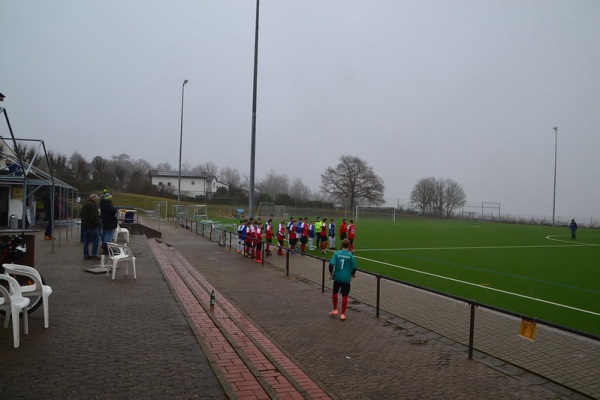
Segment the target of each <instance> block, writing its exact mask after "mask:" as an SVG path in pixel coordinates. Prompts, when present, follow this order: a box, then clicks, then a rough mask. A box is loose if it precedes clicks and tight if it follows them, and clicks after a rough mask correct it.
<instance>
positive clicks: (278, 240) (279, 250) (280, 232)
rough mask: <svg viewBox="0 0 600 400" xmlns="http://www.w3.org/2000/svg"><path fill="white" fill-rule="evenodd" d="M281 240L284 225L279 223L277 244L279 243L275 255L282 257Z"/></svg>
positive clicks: (283, 233)
mask: <svg viewBox="0 0 600 400" xmlns="http://www.w3.org/2000/svg"><path fill="white" fill-rule="evenodd" d="M283 239H285V223H284V222H283V221H281V223H280V224H279V227H278V228H277V243H279V248H278V249H277V255H278V256H283V255H284V254H283Z"/></svg>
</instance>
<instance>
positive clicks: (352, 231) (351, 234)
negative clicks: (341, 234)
mask: <svg viewBox="0 0 600 400" xmlns="http://www.w3.org/2000/svg"><path fill="white" fill-rule="evenodd" d="M355 233H356V227H355V226H354V224H350V225H348V239H354V234H355Z"/></svg>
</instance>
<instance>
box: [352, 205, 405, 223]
mask: <svg viewBox="0 0 600 400" xmlns="http://www.w3.org/2000/svg"><path fill="white" fill-rule="evenodd" d="M364 219H386V220H389V221H394V222H396V208H395V207H370V206H357V207H356V213H355V216H354V220H355V221H359V220H364Z"/></svg>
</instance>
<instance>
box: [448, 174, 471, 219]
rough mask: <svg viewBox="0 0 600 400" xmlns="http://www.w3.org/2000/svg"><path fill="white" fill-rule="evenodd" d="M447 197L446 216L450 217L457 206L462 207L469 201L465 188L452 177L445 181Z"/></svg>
mask: <svg viewBox="0 0 600 400" xmlns="http://www.w3.org/2000/svg"><path fill="white" fill-rule="evenodd" d="M445 198H446V204H445V210H444V211H445V213H446V217H449V216H450V214H452V212H453V211H454V209H455V208H457V207H462V206H464V205H465V203H466V202H467V195H466V194H465V191H464V189H463V188H462V186H460V185H459V184H458V183H456V182H455V181H453V180H452V179H446V181H445Z"/></svg>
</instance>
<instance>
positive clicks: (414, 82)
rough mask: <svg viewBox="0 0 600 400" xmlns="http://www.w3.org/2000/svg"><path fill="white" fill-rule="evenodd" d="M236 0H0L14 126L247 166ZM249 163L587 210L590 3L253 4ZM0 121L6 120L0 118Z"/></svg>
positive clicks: (405, 190)
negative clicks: (357, 172) (348, 161)
mask: <svg viewBox="0 0 600 400" xmlns="http://www.w3.org/2000/svg"><path fill="white" fill-rule="evenodd" d="M255 5H256V3H255V2H254V1H251V0H218V1H203V0H196V1H192V0H189V1H188V0H186V1H183V0H181V1H169V2H167V1H154V0H152V1H151V0H136V1H133V0H125V1H121V0H119V1H116V0H114V1H107V0H101V1H100V0H99V1H90V0H86V1H79V0H77V1H76V0H56V1H41V0H40V1H18V2H17V1H10V0H0V39H1V40H2V46H1V49H2V52H1V53H0V54H1V56H0V92H2V93H3V94H4V95H6V96H7V97H6V99H5V101H4V102H3V103H1V106H3V107H6V109H7V111H8V114H9V117H10V120H11V123H12V127H13V130H14V132H15V136H16V137H18V138H28V139H41V140H44V142H45V144H46V147H47V148H48V149H49V150H51V151H54V152H57V153H62V154H65V155H66V156H67V157H69V156H70V155H71V154H72V153H73V152H75V151H77V152H79V153H80V154H81V155H82V156H84V157H85V158H86V160H87V161H88V162H89V161H91V160H92V158H93V157H94V156H97V155H99V156H102V157H104V158H109V159H110V158H111V156H113V155H119V154H122V153H126V154H129V155H130V156H131V158H133V159H144V160H146V161H148V162H150V163H151V164H153V165H156V164H159V163H164V162H168V163H170V164H171V165H172V166H173V167H174V168H177V165H178V157H179V135H180V117H181V89H182V83H183V80H184V79H188V80H189V83H188V84H187V85H186V86H185V103H184V121H183V156H182V161H183V162H184V163H185V162H187V163H189V164H191V165H192V166H196V165H198V164H203V163H205V162H208V161H211V162H213V163H215V164H216V165H217V166H218V167H219V168H223V167H231V168H237V169H238V170H239V171H240V172H241V173H245V174H247V175H249V168H250V138H251V122H252V77H253V53H254V23H255ZM260 5H261V7H260V34H259V35H260V36H259V66H258V105H257V130H256V135H257V136H256V137H257V140H256V178H257V180H260V179H261V178H263V177H264V176H265V175H266V174H267V173H268V172H269V171H270V170H273V171H275V172H276V173H278V174H284V175H287V176H288V177H289V178H290V181H291V180H293V179H294V178H296V177H301V178H302V180H303V181H304V183H305V184H306V185H307V186H309V187H310V188H311V190H312V191H317V190H318V186H319V183H320V174H321V173H322V172H323V171H324V170H325V169H326V168H327V167H329V166H335V165H337V163H338V161H339V158H340V156H341V155H355V156H358V157H360V158H362V159H364V160H365V161H367V162H368V163H369V165H371V166H372V167H373V169H374V171H375V173H377V174H378V175H379V176H380V177H381V178H382V179H383V181H384V184H385V187H386V191H385V198H386V200H387V202H388V205H396V203H397V202H400V203H401V204H402V203H406V202H407V201H408V199H409V197H410V192H411V190H412V189H413V186H414V184H415V183H416V182H417V180H419V179H421V178H426V177H430V176H433V177H436V178H439V179H443V178H451V179H453V180H454V181H456V182H458V183H459V184H460V185H462V187H463V188H464V190H465V192H466V194H467V201H468V203H469V204H477V203H479V204H480V203H481V202H482V201H490V202H500V203H501V207H502V211H503V212H507V213H512V214H519V215H536V216H539V215H547V216H551V215H552V200H553V179H554V145H555V133H554V130H553V127H558V163H557V193H556V215H557V216H560V217H561V218H562V219H565V218H572V217H579V218H589V217H600V184H599V183H598V180H599V179H598V175H599V173H600V158H599V157H598V153H599V151H600V129H599V127H600V111H599V110H600V79H599V73H600V72H599V71H600V24H599V23H598V21H600V2H598V1H596V0H589V1H583V0H574V1H567V0H562V1H556V0H535V1H534V0H530V1H528V0H518V1H510V0H498V1H496V0H486V1H475V0H473V1H464V0H463V1H447V0H424V1H403V0H372V1H358V0H302V1H300V0H263V1H261V3H260ZM0 135H2V136H9V133H8V130H7V128H6V124H5V123H4V121H1V122H0Z"/></svg>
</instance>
